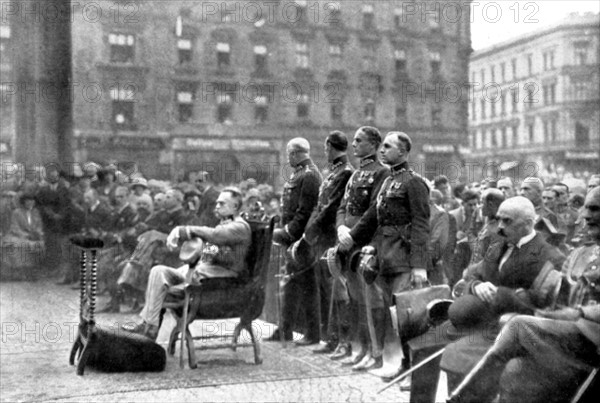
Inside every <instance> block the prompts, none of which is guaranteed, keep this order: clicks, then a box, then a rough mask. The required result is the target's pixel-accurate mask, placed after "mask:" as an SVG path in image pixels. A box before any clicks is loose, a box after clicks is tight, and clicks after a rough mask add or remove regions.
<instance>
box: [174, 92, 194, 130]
mask: <svg viewBox="0 0 600 403" xmlns="http://www.w3.org/2000/svg"><path fill="white" fill-rule="evenodd" d="M177 104H178V109H179V117H178V118H179V122H180V123H188V122H189V121H190V120H192V117H193V114H194V94H193V93H192V92H190V91H179V92H177Z"/></svg>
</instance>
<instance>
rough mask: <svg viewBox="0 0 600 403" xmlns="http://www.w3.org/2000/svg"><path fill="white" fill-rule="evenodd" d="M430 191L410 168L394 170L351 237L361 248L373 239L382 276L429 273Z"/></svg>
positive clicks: (399, 166)
mask: <svg viewBox="0 0 600 403" xmlns="http://www.w3.org/2000/svg"><path fill="white" fill-rule="evenodd" d="M429 216H430V211H429V189H428V187H427V185H426V183H425V181H424V180H423V179H422V178H421V177H420V176H419V175H417V174H416V173H415V172H413V171H412V170H410V169H408V164H407V163H406V162H405V163H403V164H400V165H397V166H395V167H393V168H392V172H391V176H390V177H388V178H387V179H386V180H385V182H384V183H383V185H382V187H381V190H380V191H379V194H378V196H377V203H376V204H375V205H372V206H371V207H370V208H369V210H368V211H367V212H366V213H365V216H364V217H363V219H361V225H360V226H356V227H355V228H353V229H352V231H351V232H350V235H351V236H352V238H353V239H354V240H355V242H356V243H358V244H365V243H367V242H368V241H369V240H371V238H373V239H372V243H373V244H374V245H375V247H376V249H377V257H378V261H379V269H380V274H383V275H389V274H394V273H402V272H410V270H411V269H413V268H422V269H426V268H427V267H429V266H428V264H427V262H428V261H429V252H428V242H429Z"/></svg>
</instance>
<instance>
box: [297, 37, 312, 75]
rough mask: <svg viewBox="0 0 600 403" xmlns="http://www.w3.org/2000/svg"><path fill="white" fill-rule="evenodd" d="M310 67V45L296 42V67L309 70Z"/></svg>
mask: <svg viewBox="0 0 600 403" xmlns="http://www.w3.org/2000/svg"><path fill="white" fill-rule="evenodd" d="M308 65H309V52H308V43H306V42H296V66H297V67H302V68H305V69H306V68H308Z"/></svg>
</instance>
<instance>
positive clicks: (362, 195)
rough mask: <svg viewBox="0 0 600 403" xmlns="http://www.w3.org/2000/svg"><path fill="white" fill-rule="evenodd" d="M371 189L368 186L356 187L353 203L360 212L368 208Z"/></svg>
mask: <svg viewBox="0 0 600 403" xmlns="http://www.w3.org/2000/svg"><path fill="white" fill-rule="evenodd" d="M371 189H372V188H371V187H370V186H368V187H367V186H361V187H357V188H356V191H355V192H354V201H355V203H356V207H358V208H359V209H361V210H366V209H367V208H368V207H369V202H370V201H371Z"/></svg>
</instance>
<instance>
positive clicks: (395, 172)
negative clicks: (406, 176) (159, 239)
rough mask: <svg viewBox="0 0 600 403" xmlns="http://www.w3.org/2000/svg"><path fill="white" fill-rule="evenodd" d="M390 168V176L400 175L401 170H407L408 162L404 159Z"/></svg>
mask: <svg viewBox="0 0 600 403" xmlns="http://www.w3.org/2000/svg"><path fill="white" fill-rule="evenodd" d="M390 170H391V171H392V176H395V175H400V174H401V173H402V172H407V171H408V162H406V161H405V162H402V163H400V164H398V165H394V166H393V167H391V168H390Z"/></svg>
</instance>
